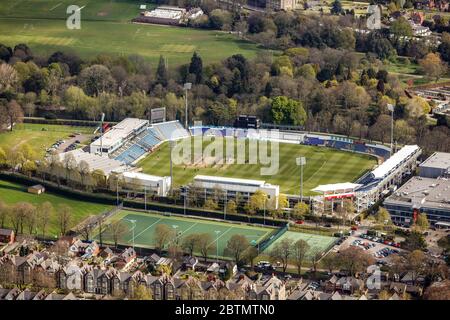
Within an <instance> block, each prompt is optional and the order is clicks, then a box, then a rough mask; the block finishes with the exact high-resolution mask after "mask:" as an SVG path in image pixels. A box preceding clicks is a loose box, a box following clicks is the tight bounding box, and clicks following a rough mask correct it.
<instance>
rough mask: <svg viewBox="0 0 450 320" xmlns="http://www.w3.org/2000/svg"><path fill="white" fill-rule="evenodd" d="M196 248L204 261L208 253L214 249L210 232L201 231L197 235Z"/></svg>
mask: <svg viewBox="0 0 450 320" xmlns="http://www.w3.org/2000/svg"><path fill="white" fill-rule="evenodd" d="M198 239H199V240H198V248H199V250H200V254H201V255H202V257H203V259H204V260H205V261H206V258H207V257H208V254H209V253H210V252H211V251H212V250H213V249H215V242H214V239H213V237H212V235H211V234H209V233H201V234H199V236H198Z"/></svg>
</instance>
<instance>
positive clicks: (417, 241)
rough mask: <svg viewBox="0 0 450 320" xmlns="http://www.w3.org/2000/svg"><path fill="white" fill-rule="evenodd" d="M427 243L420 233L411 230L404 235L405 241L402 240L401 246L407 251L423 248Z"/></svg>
mask: <svg viewBox="0 0 450 320" xmlns="http://www.w3.org/2000/svg"><path fill="white" fill-rule="evenodd" d="M426 247H427V243H426V241H425V239H424V237H423V235H422V233H420V232H417V231H415V230H413V231H412V232H411V233H410V234H409V235H407V236H406V238H405V241H403V242H402V248H403V249H405V250H409V251H414V250H424V249H425V248H426Z"/></svg>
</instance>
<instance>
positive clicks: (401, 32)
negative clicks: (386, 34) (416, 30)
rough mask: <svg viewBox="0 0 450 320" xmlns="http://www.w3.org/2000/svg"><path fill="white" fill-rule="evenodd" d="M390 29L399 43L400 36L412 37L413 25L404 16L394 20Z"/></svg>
mask: <svg viewBox="0 0 450 320" xmlns="http://www.w3.org/2000/svg"><path fill="white" fill-rule="evenodd" d="M389 31H390V32H391V34H392V35H393V36H394V41H395V43H397V42H398V41H399V40H400V38H404V37H411V36H412V35H413V30H412V27H411V25H410V24H409V22H408V21H407V20H406V19H405V18H404V17H400V18H398V19H397V20H395V21H394V22H392V24H391V27H390V28H389Z"/></svg>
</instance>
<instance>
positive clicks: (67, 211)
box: [57, 204, 72, 235]
mask: <svg viewBox="0 0 450 320" xmlns="http://www.w3.org/2000/svg"><path fill="white" fill-rule="evenodd" d="M57 212H58V222H59V231H60V233H61V235H65V234H66V233H67V231H68V230H69V227H70V224H71V221H72V208H71V207H69V206H68V205H66V204H61V205H59V206H58V209H57Z"/></svg>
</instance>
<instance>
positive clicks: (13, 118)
mask: <svg viewBox="0 0 450 320" xmlns="http://www.w3.org/2000/svg"><path fill="white" fill-rule="evenodd" d="M1 116H5V118H6V119H7V123H6V125H7V127H9V130H10V131H13V127H14V125H15V124H16V123H20V122H22V119H23V110H22V107H21V106H20V105H19V104H18V103H17V101H16V100H12V101H10V102H8V103H7V104H6V105H0V117H1ZM0 120H1V118H0Z"/></svg>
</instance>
